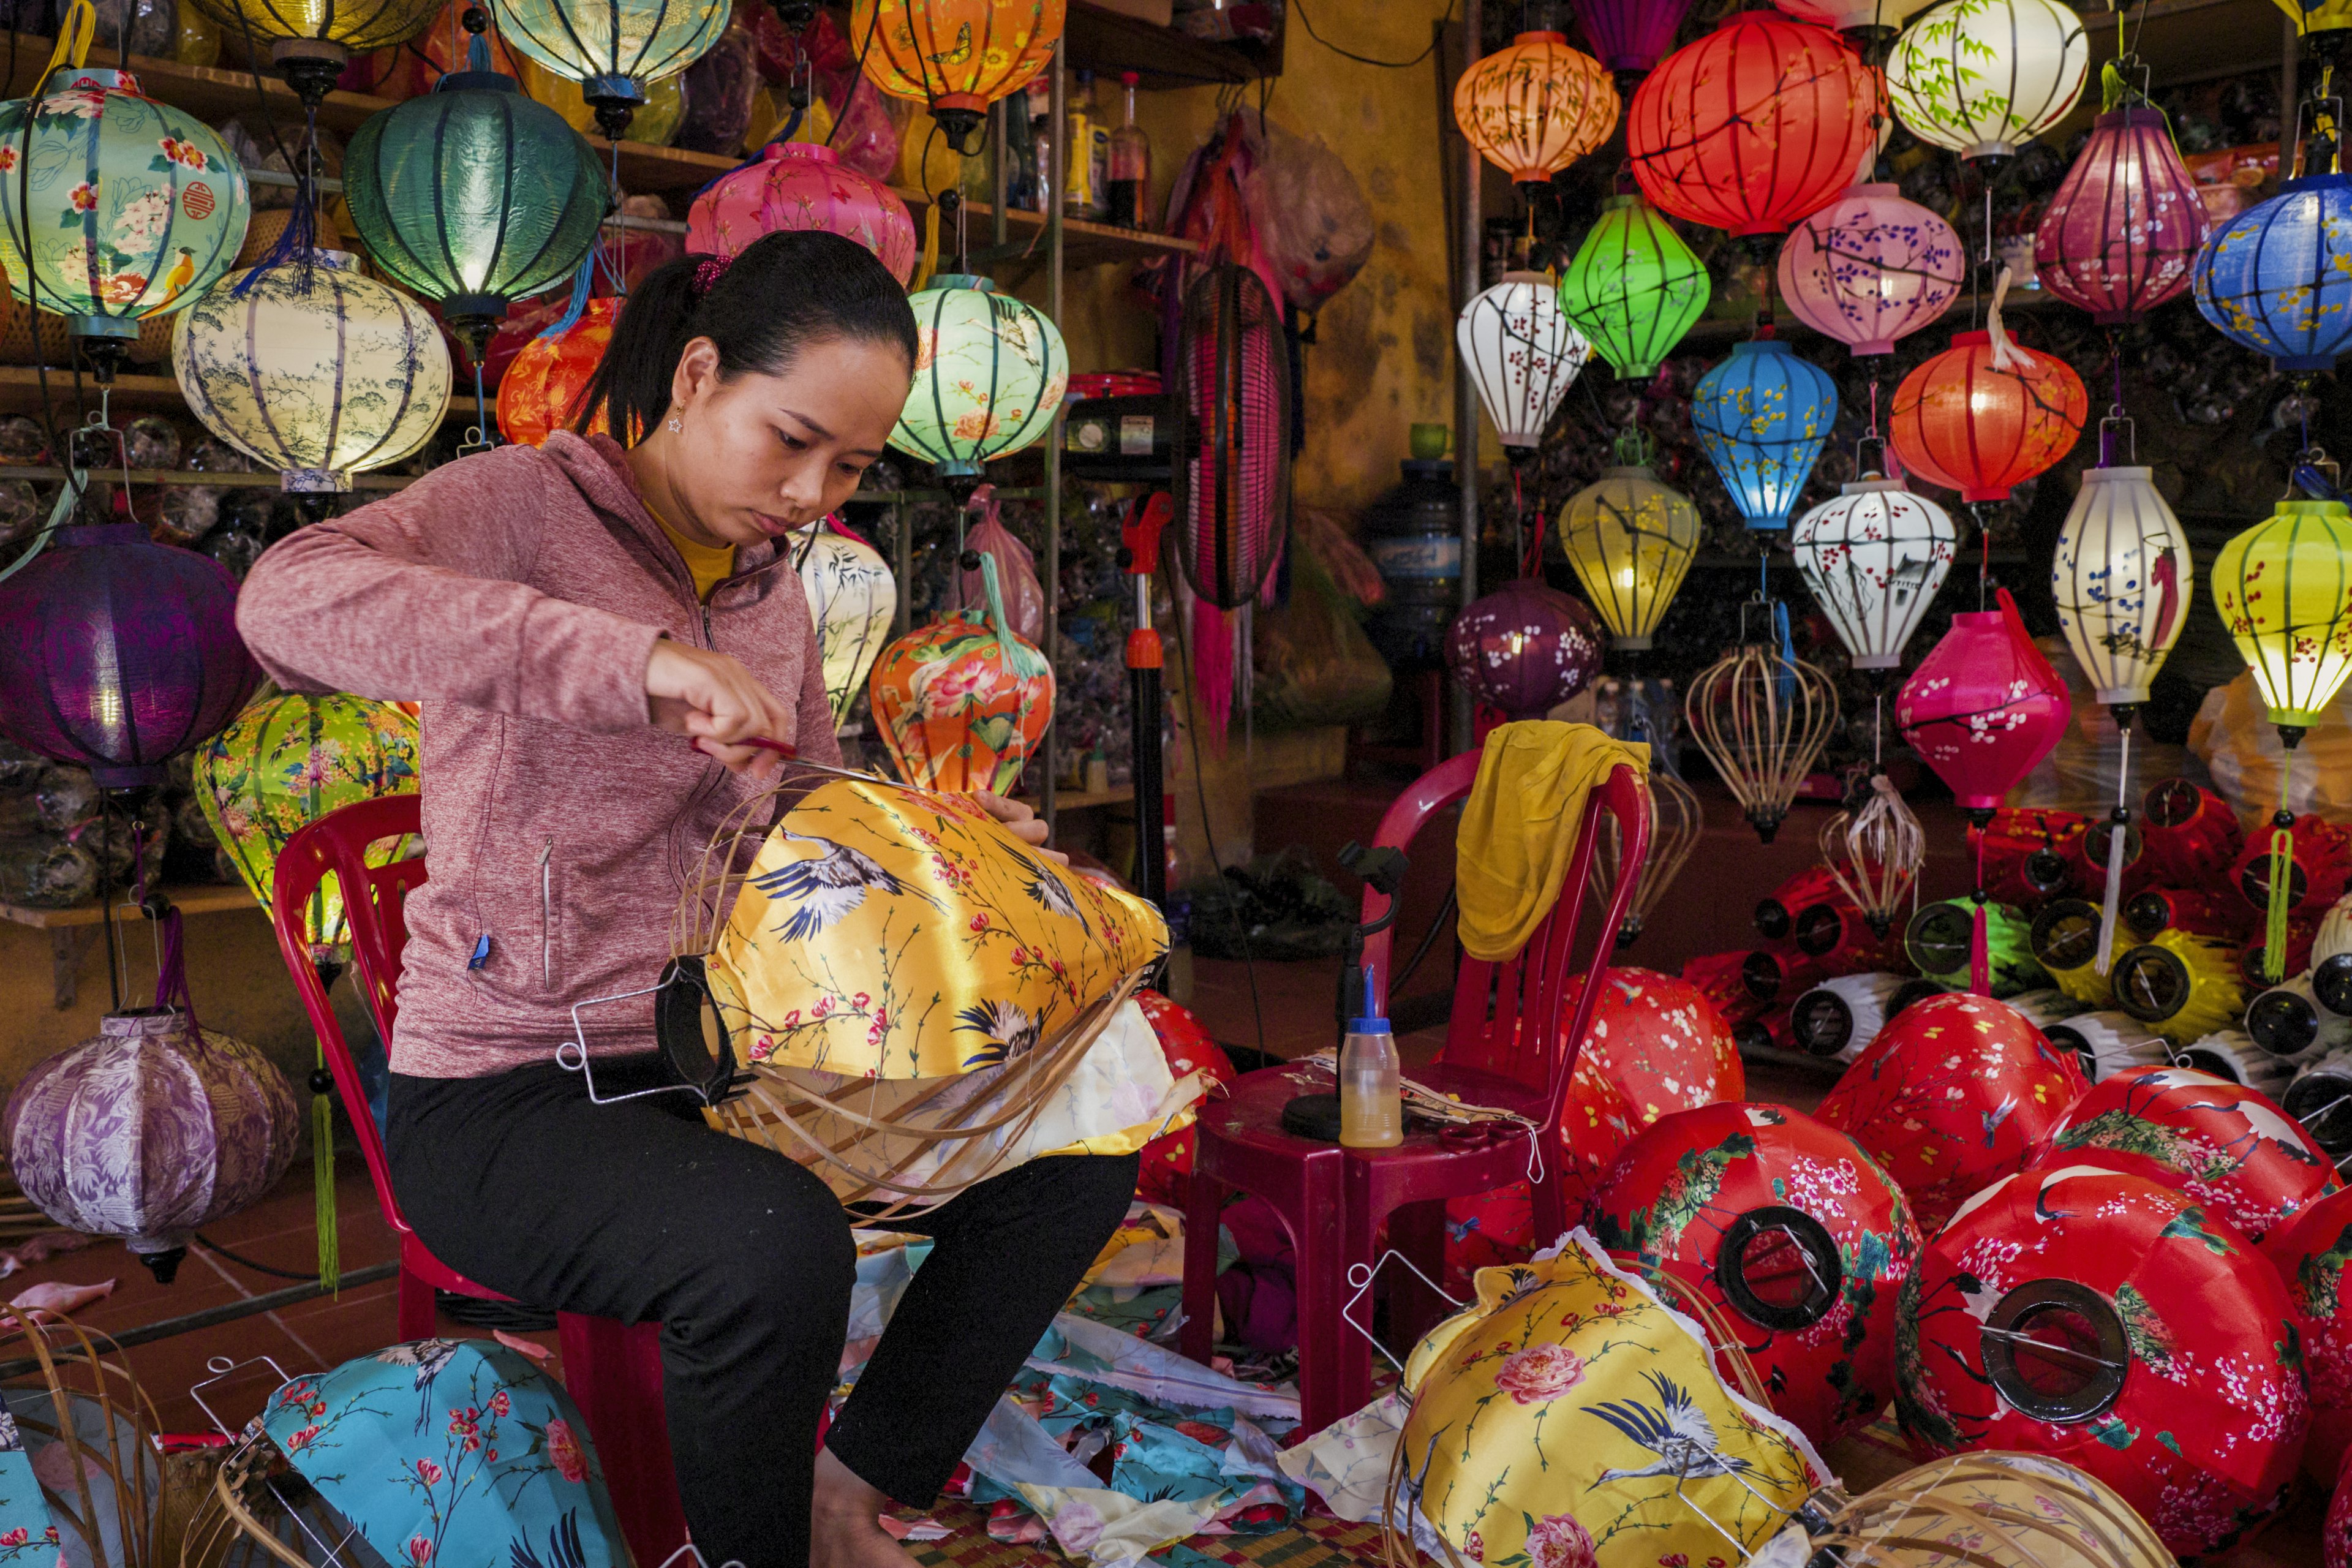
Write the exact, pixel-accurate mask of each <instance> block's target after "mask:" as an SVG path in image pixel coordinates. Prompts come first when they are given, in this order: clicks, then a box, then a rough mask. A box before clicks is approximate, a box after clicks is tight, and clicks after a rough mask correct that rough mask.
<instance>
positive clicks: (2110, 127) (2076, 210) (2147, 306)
mask: <svg viewBox="0 0 2352 1568" xmlns="http://www.w3.org/2000/svg"><path fill="white" fill-rule="evenodd" d="M2209 226H2210V223H2209V220H2208V219H2207V217H2206V216H2205V203H2204V201H2203V199H2202V198H2201V197H2200V196H2199V195H2198V194H2197V182H2196V181H2195V180H2193V179H2191V178H2190V177H2189V170H2188V167H2187V165H2185V164H2183V163H2181V161H2180V150H2179V148H2177V147H2175V146H2174V145H2173V144H2172V132H2171V131H2170V130H2169V129H2168V128H2167V127H2166V125H2165V123H2164V115H2163V113H2162V112H2161V111H2160V110H2155V109H2149V108H2146V107H2139V108H2130V109H2117V110H2109V111H2108V112H2107V113H2105V114H2102V115H2100V116H2099V117H2098V118H2097V119H2096V120H2095V121H2092V122H2091V139H2090V141H2089V142H2085V143H2084V147H2083V155H2082V156H2081V157H2079V158H2077V159H2075V160H2074V167H2073V168H2071V169H2069V170H2067V171H2066V177H2065V179H2063V180H2062V181H2061V182H2059V185H2058V194H2057V195H2054V196H2052V197H2051V198H2050V205H2049V207H2048V208H2047V210H2046V211H2045V212H2044V213H2043V215H2042V226H2041V227H2040V228H2039V229H2036V230H2035V231H2034V235H2033V270H2034V273H2035V275H2036V276H2037V277H2039V278H2040V279H2041V280H2042V287H2043V288H2045V289H2049V290H2050V291H2051V292H2052V293H2053V294H2055V295H2057V296H2058V298H2060V299H2061V300H2065V301H2066V302H2067V303H2068V304H2070V305H2079V306H2081V307H2082V308H2083V309H2084V310H2088V311H2090V312H2091V320H2093V321H2096V322H2097V323H2098V324H2099V325H2101V326H2103V327H2113V326H2122V325H2125V324H2126V323H2128V322H2131V321H2138V320H2139V319H2140V317H2141V316H2143V315H2145V314H2146V313H2147V311H2149V310H2153V309H2155V308H2156V307H2157V306H2158V305H2161V304H2163V303H2164V302H2165V301H2166V300H2169V299H2171V298H2172V297H2173V296H2175V295H2177V294H2179V293H2181V292H2183V291H2184V290H2186V289H2188V287H2189V264H2190V263H2191V262H2193V261H2195V260H2196V258H2197V250H2198V247H2200V246H2201V245H2203V244H2204V243H2205V231H2206V229H2207V228H2208V227H2209Z"/></svg>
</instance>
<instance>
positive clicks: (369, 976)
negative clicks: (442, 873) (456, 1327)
mask: <svg viewBox="0 0 2352 1568" xmlns="http://www.w3.org/2000/svg"><path fill="white" fill-rule="evenodd" d="M418 816H419V808H418V805H417V797H416V796H415V795H387V796H385V797H384V798H383V799H381V800H363V801H358V802H355V803H354V804H352V805H346V806H343V807H341V808H340V809H338V810H335V811H331V812H329V813H328V814H327V815H326V816H323V817H321V818H320V819H319V820H318V821H316V822H314V823H311V824H310V826H307V827H304V828H302V829H301V830H299V832H297V833H296V834H295V835H294V836H293V837H291V838H289V839H288V840H287V841H286V847H285V849H284V850H283V851H282V852H281V853H280V854H279V855H278V867H277V870H276V873H275V876H274V879H273V881H272V886H271V894H272V899H271V902H272V905H273V909H272V911H271V912H272V914H273V916H274V917H275V919H276V921H277V926H278V952H280V953H281V954H283V955H284V957H285V960H286V968H287V970H288V972H289V973H291V974H292V975H293V976H294V989H295V990H296V991H298V992H299V993H300V994H301V997H302V1006H303V1008H304V1009H305V1010H306V1011H307V1012H308V1013H309V1014H310V1026H311V1027H312V1028H313V1029H315V1030H317V1031H318V1035H319V1043H320V1046H321V1047H324V1049H325V1052H326V1057H327V1067H328V1068H329V1070H330V1071H331V1072H332V1073H333V1074H334V1077H335V1088H336V1089H338V1090H339V1091H340V1092H341V1095H342V1100H343V1106H344V1109H346V1110H349V1111H351V1113H352V1128H353V1130H354V1131H356V1132H357V1133H358V1134H359V1141H360V1152H361V1153H362V1154H363V1155H365V1156H366V1158H367V1167H368V1175H369V1177H370V1178H371V1179H372V1180H373V1182H374V1183H375V1197H376V1203H377V1204H378V1205H380V1206H381V1207H382V1208H383V1217H384V1222H385V1223H386V1224H388V1225H390V1226H392V1228H393V1230H394V1233H395V1234H397V1235H398V1236H399V1237H400V1300H399V1316H398V1324H399V1333H400V1337H401V1338H402V1339H404V1340H420V1339H425V1338H427V1337H429V1336H430V1335H431V1334H432V1332H433V1292H434V1290H435V1289H436V1288H437V1289H444V1290H455V1291H457V1293H459V1294H460V1295H465V1296H474V1297H478V1298H480V1299H481V1300H488V1301H504V1300H509V1298H508V1297H505V1296H501V1295H499V1293H498V1292H497V1291H496V1290H491V1289H486V1288H485V1287H483V1286H480V1285H477V1284H475V1283H474V1282H473V1281H472V1280H470V1279H467V1278H466V1277H465V1276H464V1275H462V1274H460V1273H458V1272H457V1270H456V1269H454V1268H450V1267H449V1266H448V1265H447V1264H446V1263H443V1262H442V1261H441V1260H440V1259H439V1258H436V1257H434V1256H433V1254H432V1253H431V1252H429V1251H427V1250H426V1249H425V1244H424V1243H423V1242H421V1241H419V1240H417V1239H416V1233H415V1231H413V1230H411V1229H409V1227H408V1222H407V1221H406V1220H404V1219H403V1218H402V1217H401V1214H400V1201H399V1199H397V1198H396V1197H394V1195H393V1191H392V1168H391V1166H390V1165H389V1164H388V1163H386V1162H385V1159H384V1152H383V1135H382V1134H381V1133H379V1132H378V1131H377V1130H376V1124H375V1117H374V1115H373V1113H372V1112H371V1111H370V1110H369V1109H368V1097H367V1089H366V1086H365V1084H364V1083H362V1080H361V1079H360V1070H359V1064H358V1063H357V1062H356V1061H354V1060H353V1059H352V1051H351V1047H350V1045H349V1044H348V1043H347V1042H346V1041H345V1040H344V1039H343V1030H342V1026H341V1024H340V1023H339V1022H337V1021H336V1018H335V1010H334V1008H333V1006H332V1005H330V1004H329V1002H328V1000H327V985H326V980H325V978H324V977H323V976H321V975H320V973H319V971H318V968H317V966H316V965H315V964H314V963H312V962H311V960H310V938H309V936H308V934H307V933H306V932H305V931H304V929H303V919H302V907H303V906H304V905H305V904H307V903H309V902H310V895H311V894H312V893H314V892H316V891H317V890H318V887H319V882H320V879H321V878H322V877H324V876H327V875H329V874H330V873H331V874H332V875H333V877H334V879H335V881H336V884H337V886H338V887H339V888H340V889H341V892H342V897H343V906H344V910H345V918H346V919H347V921H349V924H350V929H351V937H352V961H353V964H354V966H355V968H356V970H357V974H356V976H355V977H356V979H357V980H358V982H359V988H360V994H362V996H364V997H365V998H366V999H367V1006H368V1015H369V1016H370V1017H371V1018H373V1020H374V1022H375V1030H376V1037H377V1038H379V1039H381V1040H384V1041H386V1042H389V1041H390V1040H391V1038H392V1026H393V1020H394V1017H395V1016H396V1015H397V1014H398V1011H399V1003H398V1000H397V995H398V992H399V989H400V964H401V949H402V948H403V947H404V946H405V945H406V943H407V942H408V921H407V918H406V916H405V914H404V909H403V904H404V900H405V899H406V898H407V896H408V893H409V890H410V889H413V888H415V887H416V886H418V885H419V884H420V883H422V882H423V881H424V880H425V862H424V861H423V860H422V859H412V860H394V861H392V862H391V863H390V864H388V865H383V866H370V865H369V864H368V863H367V851H368V848H369V847H370V846H371V845H374V844H380V843H383V841H384V840H386V839H393V838H400V837H406V836H408V835H411V834H415V833H416V832H417V831H418V828H419V821H418ZM354 889H360V890H361V891H359V892H355V891H354ZM555 1323H556V1333H557V1336H558V1338H559V1341H560V1342H561V1344H562V1351H563V1384H564V1387H565V1389H566V1390H567V1391H568V1392H569V1393H570V1394H571V1395H572V1403H573V1404H575V1405H579V1406H580V1415H581V1417H582V1418H583V1420H585V1421H586V1422H587V1423H588V1433H589V1436H591V1437H592V1438H593V1439H594V1441H595V1444H596V1452H597V1455H598V1457H599V1458H602V1459H603V1461H604V1482H605V1485H606V1487H607V1488H608V1489H610V1491H611V1493H612V1497H613V1511H614V1515H615V1516H616V1517H617V1518H618V1520H619V1521H620V1525H621V1533H622V1534H623V1535H624V1536H625V1537H626V1538H627V1540H628V1543H629V1551H630V1552H631V1553H632V1554H633V1555H634V1556H635V1558H636V1560H637V1561H638V1562H640V1563H661V1562H662V1561H664V1560H665V1559H666V1558H667V1557H668V1556H669V1555H670V1554H671V1553H672V1552H676V1551H677V1549H678V1548H679V1547H681V1546H683V1545H685V1544H686V1510H685V1509H684V1508H683V1507H681V1506H680V1504H679V1502H678V1497H677V1467H676V1465H675V1464H674V1463H673V1461H672V1460H671V1458H670V1451H669V1423H668V1421H667V1417H666V1416H665V1415H664V1413H663V1406H662V1366H661V1325H660V1324H658V1323H634V1324H633V1323H623V1322H620V1321H617V1320H615V1319H612V1318H590V1317H583V1316H581V1315H580V1314H578V1313H576V1312H558V1313H557V1314H556V1315H555Z"/></svg>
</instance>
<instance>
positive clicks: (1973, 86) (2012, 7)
mask: <svg viewBox="0 0 2352 1568" xmlns="http://www.w3.org/2000/svg"><path fill="white" fill-rule="evenodd" d="M2090 61H2091V46H2090V42H2089V40H2088V39H2087V38H2086V37H2084V32H2083V18H2082V17H2081V16H2079V15H2077V14H2076V13H2074V12H2073V11H2070V10H2068V9H2067V8H2066V7H2065V6H2063V5H2059V4H2057V0H1944V3H1943V4H1942V5H1937V6H1936V7H1934V8H1933V9H1932V10H1928V11H1923V12H1921V13H1920V14H1919V15H1918V16H1914V17H1913V18H1912V19H1911V25H1910V26H1907V27H1906V28H1904V29H1903V36H1902V37H1900V38H1897V39H1896V40H1895V52H1894V53H1893V54H1892V55H1890V56H1889V57H1888V58H1887V61H1886V96H1887V98H1888V99H1889V100H1891V101H1892V102H1893V104H1894V108H1895V118H1896V119H1898V120H1900V121H1903V124H1904V128H1905V129H1906V130H1907V131H1909V132H1911V134H1913V135H1914V136H1916V137H1917V138H1919V140H1920V141H1922V142H1927V144H1928V145H1930V146H1933V147H1943V148H1947V149H1948V150H1950V151H1952V152H1954V153H1958V154H1959V155H1960V156H1961V157H1963V158H2006V157H2008V156H2009V155H2010V154H2011V153H2015V152H2016V151H2017V150H2018V148H2019V147H2021V146H2022V145H2023V144H2024V143H2026V142H2031V141H2032V140H2033V139H2034V138H2035V137H2037V136H2039V135H2041V134H2042V132H2045V131H2047V130H2049V129H2050V128H2051V127H2052V126H2053V125H2055V124H2057V123H2058V122H2059V121H2062V120H2063V119H2065V118H2066V115H2067V113H2068V111H2070V110H2073V108H2074V100H2077V99H2079V98H2081V97H2082V96H2083V79H2084V73H2085V72H2086V71H2087V70H2088V69H2089V68H2090Z"/></svg>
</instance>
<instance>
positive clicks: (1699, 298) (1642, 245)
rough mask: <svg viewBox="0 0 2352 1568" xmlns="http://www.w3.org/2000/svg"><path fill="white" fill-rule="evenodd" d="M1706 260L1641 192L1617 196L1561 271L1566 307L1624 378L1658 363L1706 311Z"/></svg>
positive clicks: (1647, 371)
mask: <svg viewBox="0 0 2352 1568" xmlns="http://www.w3.org/2000/svg"><path fill="white" fill-rule="evenodd" d="M1709 289H1710V285H1709V284H1708V282H1707V278H1706V263H1705V262H1702V261H1701V260H1699V258H1698V257H1697V255H1696V253H1695V252H1694V251H1693V250H1692V249H1691V247H1689V246H1687V245H1685V244H1684V243H1683V237H1682V236H1680V235H1678V234H1676V233H1675V231H1674V226H1672V225H1671V224H1669V223H1667V222H1666V220H1665V218H1664V216H1661V215H1660V214H1659V212H1658V210H1657V209H1656V208H1655V207H1654V206H1652V205H1650V204H1649V203H1647V202H1645V201H1643V199H1642V198H1641V197H1640V196H1638V195H1617V196H1612V197H1611V198H1610V200H1609V201H1608V203H1607V204H1606V205H1603V206H1602V207H1601V217H1600V219H1599V221H1597V222H1596V223H1594V224H1593V226H1591V228H1590V229H1588V230H1587V231H1586V232H1585V236H1584V243H1583V244H1582V245H1580V246H1578V247H1577V248H1576V256H1575V258H1573V259H1572V260H1570V262H1569V264H1568V270H1567V271H1566V272H1564V273H1562V274H1561V275H1560V279H1559V308H1560V309H1561V310H1564V311H1566V312H1567V314H1568V319H1569V321H1570V322H1571V323H1572V324H1573V325H1574V326H1575V328H1576V330H1577V331H1580V332H1582V333H1583V334H1584V335H1585V337H1586V338H1588V339H1590V340H1591V343H1592V346H1593V349H1594V350H1595V352H1597V353H1599V354H1600V355H1601V358H1602V359H1604V360H1607V361H1608V362H1609V368H1610V369H1612V370H1613V371H1615V372H1616V373H1617V379H1618V380H1620V381H1631V380H1634V379H1636V378H1638V377H1642V376H1646V375H1649V374H1652V373H1654V371H1656V369H1657V368H1658V363H1659V362H1660V361H1661V360H1664V358H1665V357H1666V356H1667V355H1668V354H1670V353H1673V352H1674V348H1675V344H1676V343H1678V342H1682V341H1683V335H1684V334H1685V332H1688V331H1690V330H1691V323H1692V322H1694V321H1697V320H1698V319H1699V316H1700V315H1701V314H1702V313H1703V312H1704V311H1705V310H1706V301H1707V295H1708V292H1709Z"/></svg>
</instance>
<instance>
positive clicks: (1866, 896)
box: [1818, 773, 1927, 936]
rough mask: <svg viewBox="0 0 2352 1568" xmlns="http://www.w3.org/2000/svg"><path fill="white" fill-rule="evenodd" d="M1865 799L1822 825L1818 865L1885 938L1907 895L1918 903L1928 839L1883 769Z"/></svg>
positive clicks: (1925, 862)
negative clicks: (1820, 862)
mask: <svg viewBox="0 0 2352 1568" xmlns="http://www.w3.org/2000/svg"><path fill="white" fill-rule="evenodd" d="M1870 789H1871V795H1870V799H1869V800H1868V801H1867V802H1865V803H1864V805H1863V806H1862V808H1861V809H1860V810H1859V811H1841V812H1839V813H1838V814H1837V815H1836V816H1832V817H1831V818H1830V819H1829V820H1828V821H1827V822H1825V823H1823V824H1822V832H1821V837H1820V839H1819V841H1818V847H1819V848H1820V850H1821V855H1822V864H1823V865H1825V866H1827V867H1828V868H1829V870H1830V875H1831V876H1832V878H1834V879H1836V881H1837V886H1838V890H1839V891H1840V892H1842V893H1843V894H1844V895H1845V896H1846V897H1847V898H1848V899H1850V900H1853V906H1854V908H1856V909H1858V910H1861V911H1862V913H1863V918H1864V919H1865V920H1867V921H1869V922H1870V929H1871V930H1872V931H1876V932H1877V933H1878V934H1879V935H1880V936H1885V934H1886V933H1887V932H1888V931H1890V930H1892V929H1893V928H1894V925H1895V919H1896V917H1897V913H1898V911H1899V910H1901V909H1902V907H1903V902H1904V900H1906V899H1908V900H1910V901H1911V907H1912V908H1913V909H1914V910H1916V909H1917V908H1918V907H1919V872H1920V869H1921V868H1923V867H1924V866H1925V865H1926V864H1927V834H1926V832H1925V831H1924V830H1923V829H1921V827H1920V826H1919V819H1918V818H1917V817H1916V816H1913V815H1912V814H1911V808H1910V807H1909V806H1907V805H1904V804H1903V795H1902V794H1901V792H1900V791H1898V790H1896V789H1895V785H1894V784H1892V783H1890V782H1889V781H1888V779H1887V777H1886V775H1885V773H1873V774H1872V775H1871V779H1870Z"/></svg>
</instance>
